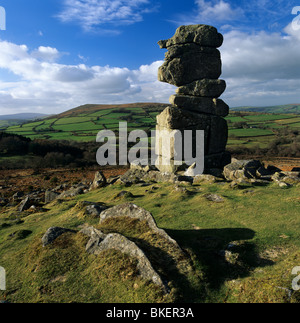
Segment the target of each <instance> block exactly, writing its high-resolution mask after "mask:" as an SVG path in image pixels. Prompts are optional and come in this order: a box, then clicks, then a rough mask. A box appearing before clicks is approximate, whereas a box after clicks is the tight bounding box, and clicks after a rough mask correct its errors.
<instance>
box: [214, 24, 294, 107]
mask: <svg viewBox="0 0 300 323" xmlns="http://www.w3.org/2000/svg"><path fill="white" fill-rule="evenodd" d="M285 32H286V34H283V33H267V32H258V33H254V34H248V33H245V32H239V31H230V32H228V33H226V34H225V35H224V39H225V41H224V44H223V46H222V47H221V48H220V50H221V53H222V60H223V75H222V77H223V78H224V79H225V80H226V81H227V85H228V86H227V90H226V92H225V94H224V98H225V99H227V101H228V103H229V104H230V105H231V106H242V105H256V106H264V105H277V104H284V103H295V102H299V101H300V97H299V94H298V93H299V90H298V89H299V86H300V70H299V52H300V40H299V39H298V35H296V34H294V33H293V32H292V31H291V30H290V28H289V27H287V28H286V29H285Z"/></svg>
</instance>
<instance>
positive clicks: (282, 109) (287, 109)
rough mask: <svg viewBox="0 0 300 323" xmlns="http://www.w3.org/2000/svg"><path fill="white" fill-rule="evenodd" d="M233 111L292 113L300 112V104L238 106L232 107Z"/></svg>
mask: <svg viewBox="0 0 300 323" xmlns="http://www.w3.org/2000/svg"><path fill="white" fill-rule="evenodd" d="M231 110H233V111H248V112H259V113H292V114H300V104H299V103H295V104H286V105H277V106H269V107H236V108H231Z"/></svg>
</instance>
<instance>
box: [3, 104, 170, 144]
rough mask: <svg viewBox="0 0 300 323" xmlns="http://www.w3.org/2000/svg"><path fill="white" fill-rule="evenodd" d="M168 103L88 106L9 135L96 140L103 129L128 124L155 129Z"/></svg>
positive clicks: (17, 130) (135, 127)
mask: <svg viewBox="0 0 300 323" xmlns="http://www.w3.org/2000/svg"><path fill="white" fill-rule="evenodd" d="M166 106H167V105H166V104H159V103H135V104H125V105H84V106H80V107H77V108H75V109H72V110H69V111H66V112H63V113H61V114H58V115H56V116H52V117H49V118H46V119H43V120H40V121H36V122H30V123H27V124H24V125H20V126H12V127H9V128H7V129H6V131H7V132H10V133H16V134H19V135H23V136H25V137H29V138H31V139H54V140H62V139H65V140H75V141H95V138H96V135H97V133H98V132H99V131H100V130H105V129H109V130H117V129H118V127H119V122H122V121H126V122H127V123H128V129H129V130H131V129H132V130H133V129H143V130H146V131H147V130H152V129H153V127H154V126H155V122H156V119H155V118H156V116H157V115H158V114H159V113H160V112H161V111H163V110H164V108H165V107H166Z"/></svg>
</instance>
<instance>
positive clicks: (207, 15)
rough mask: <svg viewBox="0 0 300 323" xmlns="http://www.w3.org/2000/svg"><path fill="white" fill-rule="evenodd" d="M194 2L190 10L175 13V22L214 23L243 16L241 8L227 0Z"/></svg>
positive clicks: (185, 23) (186, 23)
mask: <svg viewBox="0 0 300 323" xmlns="http://www.w3.org/2000/svg"><path fill="white" fill-rule="evenodd" d="M194 4H195V7H194V9H193V11H192V12H190V13H183V14H180V15H177V17H176V20H175V21H176V24H180V25H182V24H183V25H189V24H216V23H220V22H222V23H226V22H230V21H233V20H237V19H243V18H244V10H243V9H242V8H240V7H236V8H233V7H232V5H231V4H230V3H229V2H227V1H224V0H212V1H206V0H194ZM175 21H174V22H175Z"/></svg>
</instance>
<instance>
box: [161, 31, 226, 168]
mask: <svg viewBox="0 0 300 323" xmlns="http://www.w3.org/2000/svg"><path fill="white" fill-rule="evenodd" d="M222 43H223V36H222V35H221V34H220V33H218V31H217V29H216V28H214V27H212V26H207V25H190V26H181V27H179V28H178V29H177V31H176V33H175V35H174V36H173V37H172V38H170V39H168V40H161V41H159V42H158V44H159V46H160V47H161V48H166V49H167V50H168V52H167V53H166V55H165V56H166V57H165V62H164V64H163V65H162V66H161V67H160V68H159V72H158V79H159V81H161V82H166V83H169V84H172V85H175V86H177V87H178V89H177V94H175V95H172V96H171V97H170V103H171V104H172V106H170V107H168V108H166V109H165V110H164V111H163V112H162V113H161V114H160V115H159V116H158V117H157V130H158V131H162V130H166V131H168V132H169V133H171V132H172V131H174V130H179V131H181V133H182V134H183V131H184V130H192V131H193V139H195V133H196V130H204V133H205V136H204V137H205V151H204V155H205V170H206V171H209V169H212V168H218V169H223V167H224V166H225V165H227V164H229V163H230V161H231V156H230V154H229V153H228V152H226V144H227V140H228V127H227V122H226V120H225V119H224V117H226V116H227V115H228V113H229V107H228V105H227V104H226V103H225V102H224V101H222V100H221V99H218V97H220V96H221V94H222V93H223V92H224V91H225V88H226V83H225V81H223V80H220V79H219V77H220V75H221V73H222V62H221V54H220V52H219V50H218V49H217V48H218V47H220V46H221V45H222ZM162 139H163V138H161V137H160V136H159V132H158V135H157V138H156V140H157V141H156V154H157V155H158V159H157V162H156V167H157V168H158V169H159V170H160V171H161V172H170V173H174V172H176V170H178V166H176V165H175V163H174V159H175V157H176V151H175V152H173V153H172V151H173V148H174V147H173V145H174V142H173V144H172V147H171V156H166V155H165V152H166V151H167V150H166V149H165V147H164V144H163V140H162ZM183 142H184V140H183ZM191 144H192V143H191ZM174 146H175V145H174ZM194 153H195V151H194V148H193V155H195V154H194ZM166 159H168V160H170V159H171V161H170V163H169V162H168V161H166ZM168 164H170V165H168Z"/></svg>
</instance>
